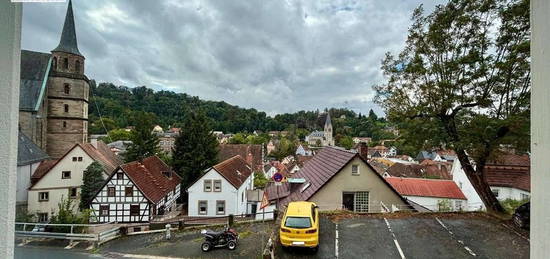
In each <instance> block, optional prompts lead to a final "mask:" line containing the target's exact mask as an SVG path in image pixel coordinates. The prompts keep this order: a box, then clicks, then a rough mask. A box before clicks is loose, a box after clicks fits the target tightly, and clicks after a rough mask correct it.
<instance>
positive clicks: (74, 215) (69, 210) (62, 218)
mask: <svg viewBox="0 0 550 259" xmlns="http://www.w3.org/2000/svg"><path fill="white" fill-rule="evenodd" d="M57 206H58V212H57V214H52V217H51V220H50V223H52V224H88V223H89V221H90V213H91V211H90V210H83V211H82V212H81V213H78V212H77V211H78V210H77V209H76V204H74V203H73V200H72V199H61V201H60V202H59V204H58V205H57ZM84 230H85V227H74V228H73V233H83V231H84ZM51 231H52V232H61V233H70V232H71V227H70V226H53V227H52V230H51Z"/></svg>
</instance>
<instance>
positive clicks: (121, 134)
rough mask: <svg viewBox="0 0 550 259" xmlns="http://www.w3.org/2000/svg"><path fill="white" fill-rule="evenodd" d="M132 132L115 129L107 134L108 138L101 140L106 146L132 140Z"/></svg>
mask: <svg viewBox="0 0 550 259" xmlns="http://www.w3.org/2000/svg"><path fill="white" fill-rule="evenodd" d="M131 137H132V132H131V131H129V130H126V129H114V130H111V131H109V133H107V137H102V138H101V140H102V141H103V142H105V143H106V144H109V143H111V142H115V141H119V140H130V138H131Z"/></svg>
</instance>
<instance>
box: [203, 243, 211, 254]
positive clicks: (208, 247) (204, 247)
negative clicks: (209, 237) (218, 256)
mask: <svg viewBox="0 0 550 259" xmlns="http://www.w3.org/2000/svg"><path fill="white" fill-rule="evenodd" d="M211 248H212V244H210V242H204V243H202V245H201V250H202V251H203V252H208V251H210V249H211Z"/></svg>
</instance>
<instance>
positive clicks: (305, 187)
mask: <svg viewBox="0 0 550 259" xmlns="http://www.w3.org/2000/svg"><path fill="white" fill-rule="evenodd" d="M310 185H311V183H306V185H305V186H304V187H302V190H300V192H304V191H305V190H307V188H309V186H310Z"/></svg>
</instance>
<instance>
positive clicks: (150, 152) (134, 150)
mask: <svg viewBox="0 0 550 259" xmlns="http://www.w3.org/2000/svg"><path fill="white" fill-rule="evenodd" d="M134 120H135V123H136V124H135V129H134V130H132V131H131V133H132V134H131V136H130V141H132V143H131V144H130V145H128V148H127V149H126V152H125V153H124V161H126V162H131V161H135V160H141V159H143V158H146V157H149V156H154V155H158V154H159V153H160V148H159V138H158V136H157V135H156V134H155V133H154V132H153V127H154V124H153V117H152V116H151V115H150V114H147V113H145V112H140V113H138V115H136V118H135V119H134Z"/></svg>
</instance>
